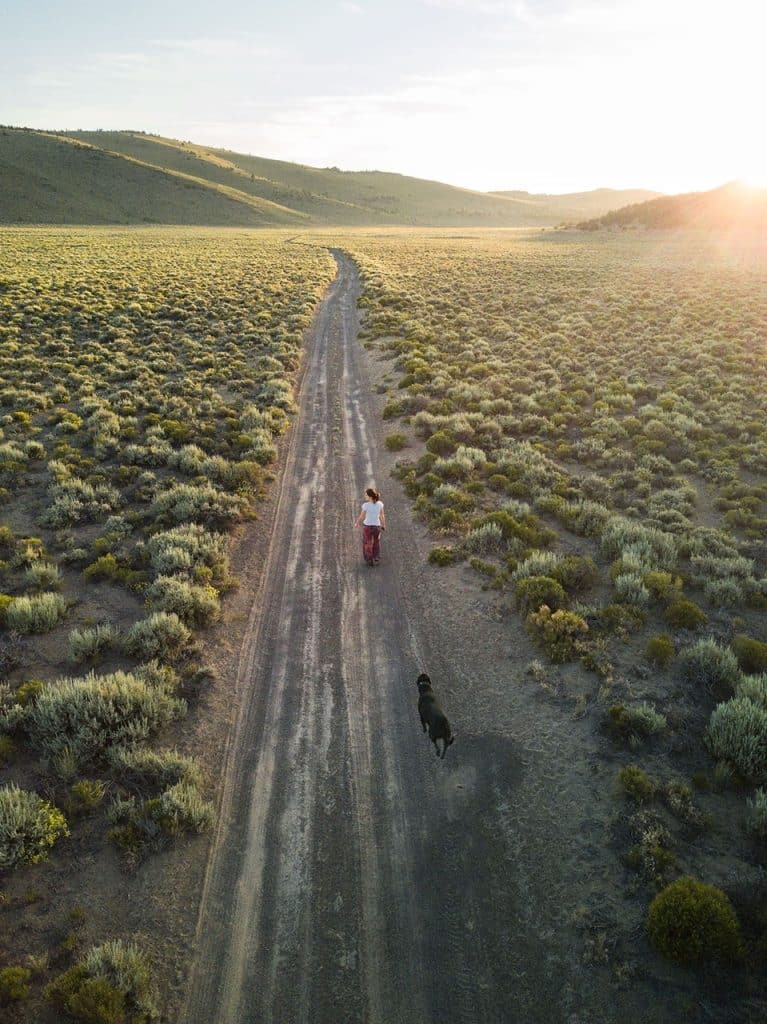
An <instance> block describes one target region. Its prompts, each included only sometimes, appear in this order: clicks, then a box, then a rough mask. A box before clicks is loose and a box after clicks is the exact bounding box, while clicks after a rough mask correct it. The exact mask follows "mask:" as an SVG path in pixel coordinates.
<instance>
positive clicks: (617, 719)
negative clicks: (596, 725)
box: [607, 702, 668, 742]
mask: <svg viewBox="0 0 767 1024" xmlns="http://www.w3.org/2000/svg"><path fill="white" fill-rule="evenodd" d="M607 723H608V727H609V729H610V731H611V732H612V734H613V735H614V736H617V737H619V738H620V739H622V740H625V741H626V742H633V741H635V740H637V739H644V738H645V737H647V736H653V735H655V734H656V733H659V732H663V731H664V730H665V729H667V728H668V722H667V721H666V717H665V715H661V714H659V713H658V712H657V711H656V710H655V709H654V708H652V707H651V706H650V705H649V704H647V703H645V702H643V703H641V704H637V705H636V706H634V707H626V706H625V705H624V704H614V705H613V706H612V707H611V708H610V710H609V711H608V713H607Z"/></svg>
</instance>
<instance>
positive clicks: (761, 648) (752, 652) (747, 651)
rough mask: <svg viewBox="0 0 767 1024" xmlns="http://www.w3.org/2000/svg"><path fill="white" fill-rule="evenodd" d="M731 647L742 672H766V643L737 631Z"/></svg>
mask: <svg viewBox="0 0 767 1024" xmlns="http://www.w3.org/2000/svg"><path fill="white" fill-rule="evenodd" d="M732 649H733V651H734V652H735V657H736V658H737V659H738V665H740V667H741V668H742V669H743V671H744V672H748V673H757V672H767V644H765V643H762V642H761V641H760V640H754V638H753V637H750V636H744V635H743V634H742V633H739V634H738V635H737V636H736V637H734V639H733V641H732Z"/></svg>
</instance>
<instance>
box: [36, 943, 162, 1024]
mask: <svg viewBox="0 0 767 1024" xmlns="http://www.w3.org/2000/svg"><path fill="white" fill-rule="evenodd" d="M45 995H46V998H47V999H48V1000H49V1001H50V1002H51V1003H52V1004H53V1006H54V1007H56V1009H57V1010H60V1011H61V1012H62V1013H66V1014H67V1015H68V1016H69V1017H72V1018H73V1019H74V1020H76V1021H82V1022H83V1024H151V1022H154V1021H157V1020H159V1018H160V1014H159V1010H158V1006H157V996H156V993H155V989H154V984H153V982H152V977H151V973H150V970H149V966H148V964H147V962H146V959H145V957H144V954H143V953H142V952H141V950H140V949H139V948H138V946H135V945H132V944H130V945H126V944H124V943H122V942H120V941H119V940H115V941H112V942H106V943H104V945H102V946H97V947H95V948H93V949H91V950H90V951H89V952H88V953H87V954H86V955H85V956H84V957H83V959H82V960H80V961H79V962H78V963H77V964H75V966H74V967H70V969H69V970H68V971H66V972H65V973H64V974H62V975H60V976H59V977H58V978H56V979H55V981H52V982H51V983H50V984H49V985H48V986H46V989H45Z"/></svg>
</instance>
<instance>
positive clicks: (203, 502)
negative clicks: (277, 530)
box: [152, 484, 245, 526]
mask: <svg viewBox="0 0 767 1024" xmlns="http://www.w3.org/2000/svg"><path fill="white" fill-rule="evenodd" d="M244 509H245V501H244V499H243V498H241V497H239V496H238V495H231V494H227V493H226V492H225V491H221V490H219V489H218V488H217V487H214V486H213V485H212V484H200V485H195V484H175V485H174V486H172V487H170V488H169V489H168V490H167V491H163V492H162V493H161V494H159V495H158V496H157V497H156V498H155V501H154V504H153V506H152V511H153V513H154V514H155V515H156V517H157V521H158V522H159V523H163V524H169V525H174V524H184V523H202V524H204V525H209V526H224V525H226V524H227V523H231V522H234V521H235V520H237V519H240V518H241V517H242V513H243V511H244Z"/></svg>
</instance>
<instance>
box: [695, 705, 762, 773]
mask: <svg viewBox="0 0 767 1024" xmlns="http://www.w3.org/2000/svg"><path fill="white" fill-rule="evenodd" d="M706 740H707V742H708V745H709V747H710V749H711V752H712V754H713V755H714V757H717V758H720V759H721V760H723V761H727V762H728V763H729V764H731V765H732V766H733V767H734V768H735V769H736V771H738V772H739V773H740V775H742V776H743V777H744V778H746V779H750V780H751V781H753V782H763V781H767V709H766V708H764V707H760V706H759V705H758V704H754V702H753V701H751V700H749V699H748V698H747V697H741V696H738V697H733V698H732V700H728V701H725V702H724V703H723V704H719V705H717V707H715V708H714V710H713V711H712V712H711V718H710V719H709V723H708V731H707V733H706Z"/></svg>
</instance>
